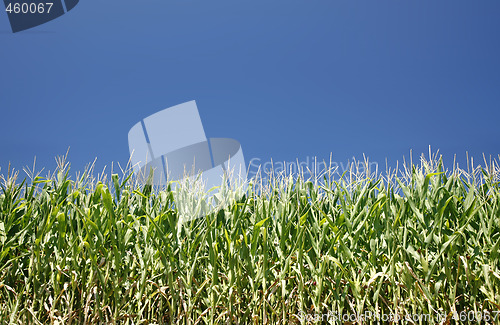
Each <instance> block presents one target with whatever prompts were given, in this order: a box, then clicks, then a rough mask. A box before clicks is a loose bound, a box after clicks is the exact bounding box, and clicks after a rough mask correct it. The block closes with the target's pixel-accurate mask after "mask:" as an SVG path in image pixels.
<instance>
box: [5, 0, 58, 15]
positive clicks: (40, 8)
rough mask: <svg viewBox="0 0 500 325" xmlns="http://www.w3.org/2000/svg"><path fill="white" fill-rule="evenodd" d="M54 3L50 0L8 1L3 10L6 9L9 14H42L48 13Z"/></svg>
mask: <svg viewBox="0 0 500 325" xmlns="http://www.w3.org/2000/svg"><path fill="white" fill-rule="evenodd" d="M53 5H54V3H52V2H47V3H39V4H36V3H26V2H24V3H19V2H16V3H14V4H13V3H9V5H8V6H7V8H6V9H5V11H7V12H8V13H9V14H11V13H15V14H44V13H47V14H48V13H50V9H52V6H53Z"/></svg>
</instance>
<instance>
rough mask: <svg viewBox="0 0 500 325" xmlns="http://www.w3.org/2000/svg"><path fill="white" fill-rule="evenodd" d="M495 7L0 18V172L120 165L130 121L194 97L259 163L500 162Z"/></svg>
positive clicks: (208, 121) (377, 6)
mask: <svg viewBox="0 0 500 325" xmlns="http://www.w3.org/2000/svg"><path fill="white" fill-rule="evenodd" d="M499 17H500V2H499V1H497V0H481V1H470V0H467V1H458V0H447V1H441V0H437V1H436V0H432V1H431V0H426V1H420V0H419V1H406V0H405V1H402V0H393V1H384V0H381V1H373V0H369V1H361V0H358V1H347V0H343V1H336V0H286V1H283V0H252V1H249V0H146V1H130V0H107V1H95V0H82V1H81V2H80V4H79V5H78V6H77V7H76V8H75V9H73V10H72V11H71V12H69V13H68V14H66V15H64V16H62V17H60V18H58V19H56V20H54V21H52V22H49V23H47V24H45V25H42V26H39V27H37V28H34V29H32V30H29V31H26V32H20V33H17V34H12V33H11V31H10V26H9V24H8V19H7V15H6V13H5V12H4V11H3V10H2V12H0V62H1V63H2V67H1V70H0V109H1V125H2V126H1V134H2V137H1V138H0V166H1V167H2V171H1V172H2V173H4V172H5V171H6V169H5V168H6V166H7V165H8V163H9V161H10V162H11V163H12V165H13V166H14V167H15V168H18V169H19V168H22V167H23V166H25V165H31V164H32V162H33V158H34V156H36V157H37V165H38V167H39V168H41V167H45V168H46V169H54V166H55V163H54V157H55V156H56V155H60V154H64V153H65V152H66V150H67V148H68V147H71V150H70V155H69V158H70V161H71V163H72V166H73V169H74V170H75V169H82V168H83V167H84V166H85V164H87V163H88V162H90V161H93V160H94V158H95V157H98V167H102V166H104V165H105V164H109V163H110V162H112V161H115V162H121V163H125V162H126V161H127V160H128V144H127V133H128V131H129V129H130V128H131V127H132V126H133V125H134V124H135V123H137V122H138V121H140V120H141V119H142V118H144V117H146V116H148V115H150V114H152V113H154V112H157V111H159V110H161V109H163V108H166V107H169V106H173V105H176V104H179V103H182V102H186V101H189V100H193V99H194V100H196V101H197V103H198V108H199V110H200V115H201V117H202V120H203V123H204V127H205V132H206V134H207V136H209V137H230V138H234V139H237V140H239V141H240V142H241V144H242V146H243V152H244V155H245V158H246V160H247V164H248V162H249V161H250V160H251V159H252V158H256V157H257V158H260V159H261V161H262V162H265V161H267V160H269V159H270V158H273V159H274V160H286V161H290V160H295V159H297V158H298V159H299V160H303V159H305V158H306V157H307V156H318V157H319V158H321V159H323V158H328V157H329V155H330V153H333V159H334V160H335V161H346V160H347V159H348V158H350V157H352V156H355V157H358V158H359V157H362V154H363V153H365V154H366V155H367V156H369V157H370V159H371V160H373V161H378V162H379V163H380V164H384V165H385V159H386V158H387V159H388V161H389V162H390V163H391V164H392V163H394V162H395V161H396V160H401V158H402V157H403V156H404V155H408V152H409V150H410V149H413V151H414V152H416V153H420V152H427V150H428V146H429V145H431V146H432V148H433V149H440V150H441V152H442V153H443V154H444V155H445V158H447V160H448V161H451V160H452V159H453V155H454V154H457V156H458V159H459V161H461V162H465V152H466V151H469V153H470V154H471V155H473V156H475V157H476V159H479V158H481V156H482V154H483V153H485V154H486V155H494V156H495V157H498V154H499V153H500V136H499V135H500V132H499V120H500V18H499Z"/></svg>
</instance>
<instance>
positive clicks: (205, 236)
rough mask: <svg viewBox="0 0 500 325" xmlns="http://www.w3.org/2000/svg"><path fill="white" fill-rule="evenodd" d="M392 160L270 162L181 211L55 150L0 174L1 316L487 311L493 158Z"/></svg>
mask: <svg viewBox="0 0 500 325" xmlns="http://www.w3.org/2000/svg"><path fill="white" fill-rule="evenodd" d="M398 172H399V171H398V170H396V171H388V172H387V173H386V174H385V175H382V174H380V175H374V174H370V173H369V172H364V173H360V172H357V171H356V170H350V171H348V172H346V173H344V174H343V175H336V174H335V173H331V174H328V177H325V178H322V179H319V180H318V179H309V180H308V179H304V177H301V175H287V174H279V175H268V176H266V178H267V181H266V182H265V185H262V184H260V186H257V185H259V184H258V183H259V181H261V182H262V180H263V179H264V177H262V178H261V179H260V180H259V179H257V180H254V181H253V182H252V183H250V184H249V186H248V190H247V191H246V194H245V196H244V197H242V198H241V199H240V200H237V201H235V202H233V203H232V204H231V205H229V206H227V207H225V208H223V209H220V210H219V211H217V212H215V213H213V214H210V215H207V216H205V217H204V218H199V219H193V220H190V221H188V222H184V223H181V222H179V215H178V213H177V210H176V207H175V202H174V196H173V193H172V190H171V189H170V188H164V189H161V190H157V189H155V188H153V187H152V186H150V185H147V184H146V185H141V184H140V183H137V182H136V181H134V177H133V176H132V175H131V174H130V173H129V172H124V173H123V175H122V176H121V177H120V176H118V175H117V174H112V176H111V178H110V180H109V181H107V179H106V178H105V177H100V178H99V179H95V178H93V176H92V175H91V173H89V172H88V171H87V172H86V173H83V174H82V175H81V176H78V177H77V178H76V180H71V179H69V177H68V175H69V170H68V165H67V164H65V163H64V162H62V161H60V164H59V169H58V170H57V171H56V172H55V173H54V174H53V175H49V176H48V177H46V178H42V177H40V176H38V175H35V174H34V173H32V174H30V177H28V178H25V179H24V180H18V175H16V174H14V175H7V177H3V176H2V177H1V179H2V182H1V191H0V321H1V322H2V323H22V324H26V323H29V324H32V323H36V324H45V323H57V324H72V323H73V324H88V323H96V322H98V323H104V322H106V323H120V324H121V323H125V324H142V323H144V324H152V323H180V324H197V323H198V324H221V323H234V324H247V323H255V324H263V323H268V324H275V323H276V324H286V323H310V322H313V323H319V324H320V323H326V321H328V320H330V321H332V320H334V318H328V317H327V318H325V317H323V318H322V319H312V318H311V317H309V318H308V317H303V316H304V315H358V316H361V315H364V314H365V313H366V312H371V313H372V314H387V315H389V314H391V315H399V316H401V317H404V316H406V315H415V314H427V315H432V316H433V317H437V315H444V319H437V318H435V319H433V322H438V321H440V322H441V323H446V322H447V321H451V322H452V323H453V322H455V323H463V322H462V321H460V319H458V320H454V319H453V317H454V315H455V316H456V315H458V316H462V315H464V314H463V313H466V314H465V315H471V314H470V313H471V312H472V313H475V315H476V316H478V317H476V318H474V321H471V322H470V323H483V324H490V323H499V320H498V319H497V320H493V318H494V317H495V316H496V312H498V311H500V269H499V266H500V264H499V246H500V232H499V230H500V207H499V203H500V190H499V182H500V169H499V167H498V163H497V161H493V162H490V163H489V164H485V169H483V168H481V167H480V166H476V167H473V168H472V170H471V171H469V172H466V171H464V170H461V169H458V168H454V169H453V171H447V170H445V169H444V166H443V165H442V160H441V159H438V157H435V156H434V157H430V159H429V160H426V159H424V158H423V157H422V159H421V161H420V164H419V165H413V164H412V163H411V164H409V165H406V164H405V165H404V169H403V171H402V172H401V173H398ZM257 188H258V190H257ZM479 316H481V317H479ZM485 316H487V317H488V319H484V318H485ZM357 320H359V322H361V320H360V319H359V318H357ZM462 320H463V319H462ZM469 320H470V318H469ZM476 320H479V322H476ZM371 322H372V321H370V320H365V321H364V322H363V323H371ZM415 323H421V324H424V323H427V322H426V321H425V320H420V321H415Z"/></svg>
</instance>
